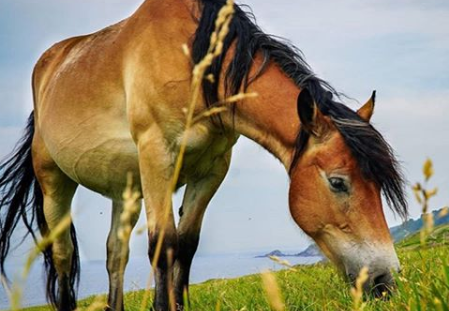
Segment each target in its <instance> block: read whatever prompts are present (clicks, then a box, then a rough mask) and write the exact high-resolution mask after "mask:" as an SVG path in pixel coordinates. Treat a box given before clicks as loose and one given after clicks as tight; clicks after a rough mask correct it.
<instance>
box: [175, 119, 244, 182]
mask: <svg viewBox="0 0 449 311" xmlns="http://www.w3.org/2000/svg"><path fill="white" fill-rule="evenodd" d="M186 135H187V139H186V141H185V142H186V152H185V157H184V164H183V168H182V175H183V177H185V178H189V177H201V176H205V175H207V174H209V172H210V171H211V170H212V169H213V167H214V166H215V164H216V161H217V160H221V159H222V158H223V157H224V155H225V154H226V153H227V152H228V151H229V150H230V149H231V148H232V146H233V145H234V144H235V142H236V141H237V137H236V136H234V135H230V134H219V133H213V132H211V131H209V130H208V129H207V128H206V127H205V126H202V125H199V126H195V127H193V128H192V129H191V130H189V131H188V132H187V134H186Z"/></svg>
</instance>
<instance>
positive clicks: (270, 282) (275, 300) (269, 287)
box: [261, 271, 285, 311]
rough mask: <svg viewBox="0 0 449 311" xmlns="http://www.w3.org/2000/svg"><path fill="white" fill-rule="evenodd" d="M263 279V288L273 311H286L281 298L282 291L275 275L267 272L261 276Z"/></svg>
mask: <svg viewBox="0 0 449 311" xmlns="http://www.w3.org/2000/svg"><path fill="white" fill-rule="evenodd" d="M261 277H262V283H263V288H264V290H265V293H266V295H267V298H268V302H269V304H270V307H271V309H272V310H275V311H283V310H285V305H284V302H283V299H282V296H281V290H280V288H279V285H278V283H277V281H276V278H275V277H274V275H273V273H271V272H270V271H265V272H263V273H262V274H261Z"/></svg>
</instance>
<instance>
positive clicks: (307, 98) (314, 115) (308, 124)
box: [297, 89, 327, 136]
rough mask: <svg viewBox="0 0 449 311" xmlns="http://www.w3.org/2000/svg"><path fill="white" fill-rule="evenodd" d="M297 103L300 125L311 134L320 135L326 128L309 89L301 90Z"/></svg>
mask: <svg viewBox="0 0 449 311" xmlns="http://www.w3.org/2000/svg"><path fill="white" fill-rule="evenodd" d="M297 105H298V115H299V119H300V121H301V127H302V128H303V129H304V130H306V131H307V132H309V133H310V134H312V135H315V136H321V135H322V134H323V131H324V129H325V128H327V126H326V121H325V120H324V116H323V114H322V113H321V112H320V110H319V109H318V106H317V104H316V102H315V100H314V99H313V97H312V94H310V92H309V90H307V89H302V90H301V93H299V95H298V101H297Z"/></svg>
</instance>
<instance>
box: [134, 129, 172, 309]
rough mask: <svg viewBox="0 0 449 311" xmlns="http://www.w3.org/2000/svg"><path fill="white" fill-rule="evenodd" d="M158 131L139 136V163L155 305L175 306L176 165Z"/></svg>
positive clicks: (166, 307) (157, 306)
mask: <svg viewBox="0 0 449 311" xmlns="http://www.w3.org/2000/svg"><path fill="white" fill-rule="evenodd" d="M163 141H164V140H163V138H161V137H160V136H158V134H157V133H151V132H148V133H146V135H145V138H143V139H142V140H139V142H138V149H139V166H140V175H141V185H142V191H143V197H144V201H145V210H146V215H147V225H148V237H149V257H150V261H151V263H152V265H153V272H154V278H155V285H156V286H155V298H154V302H153V305H154V309H155V310H156V311H167V310H172V309H173V308H174V306H175V300H174V291H173V276H172V271H173V264H172V263H173V261H174V260H175V258H176V252H177V248H178V247H177V246H178V237H177V232H176V226H175V221H174V217H173V211H172V202H171V193H167V189H169V187H170V184H171V180H172V174H173V166H172V161H173V157H172V156H170V153H169V152H168V150H167V148H165V145H164V143H163Z"/></svg>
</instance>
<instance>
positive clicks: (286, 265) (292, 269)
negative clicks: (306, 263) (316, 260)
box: [268, 256, 297, 271]
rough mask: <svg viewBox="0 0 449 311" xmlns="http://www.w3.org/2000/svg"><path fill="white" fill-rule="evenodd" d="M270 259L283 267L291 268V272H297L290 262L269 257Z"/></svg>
mask: <svg viewBox="0 0 449 311" xmlns="http://www.w3.org/2000/svg"><path fill="white" fill-rule="evenodd" d="M268 258H270V259H271V260H273V261H274V262H276V263H278V264H280V265H281V266H284V267H287V268H289V270H291V271H297V270H296V269H295V268H294V267H293V265H292V264H291V263H290V262H289V261H288V260H285V259H281V258H279V257H278V256H268Z"/></svg>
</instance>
